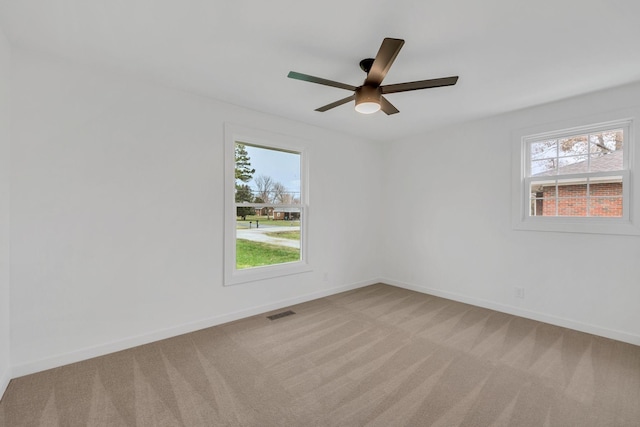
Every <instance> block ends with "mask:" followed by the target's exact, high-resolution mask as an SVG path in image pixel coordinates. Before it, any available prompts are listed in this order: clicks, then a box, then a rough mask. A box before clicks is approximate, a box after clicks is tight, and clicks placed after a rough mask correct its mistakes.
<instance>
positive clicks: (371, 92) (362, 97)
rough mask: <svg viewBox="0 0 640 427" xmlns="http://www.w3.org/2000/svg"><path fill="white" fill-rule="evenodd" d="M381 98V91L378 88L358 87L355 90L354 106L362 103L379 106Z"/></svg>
mask: <svg viewBox="0 0 640 427" xmlns="http://www.w3.org/2000/svg"><path fill="white" fill-rule="evenodd" d="M381 96H382V89H381V88H380V86H378V87H374V86H360V87H359V88H357V89H356V105H358V104H362V103H364V102H375V103H376V104H380V97H381Z"/></svg>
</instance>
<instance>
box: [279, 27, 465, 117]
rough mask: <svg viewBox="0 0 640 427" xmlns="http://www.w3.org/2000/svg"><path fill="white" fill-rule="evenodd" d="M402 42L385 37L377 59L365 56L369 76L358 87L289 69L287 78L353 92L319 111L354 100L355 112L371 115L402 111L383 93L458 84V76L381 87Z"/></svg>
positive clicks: (361, 65) (318, 109)
mask: <svg viewBox="0 0 640 427" xmlns="http://www.w3.org/2000/svg"><path fill="white" fill-rule="evenodd" d="M403 45H404V40H401V39H391V38H385V39H384V40H383V41H382V45H381V46H380V50H378V54H377V55H376V57H375V58H366V59H363V60H362V61H360V68H361V69H362V71H364V72H365V73H367V78H366V79H365V80H364V84H363V85H362V86H357V87H356V86H352V85H349V84H345V83H340V82H335V81H333V80H327V79H322V78H320V77H314V76H310V75H308V74H302V73H297V72H295V71H290V72H289V74H288V75H287V77H289V78H291V79H297V80H304V81H306V82H311V83H318V84H321V85H325V86H333V87H337V88H340V89H346V90H350V91H353V92H354V94H353V95H351V96H347V97H346V98H343V99H340V100H338V101H336V102H332V103H331V104H327V105H325V106H323V107H320V108H316V111H320V112H325V111H327V110H330V109H332V108H335V107H338V106H340V105H342V104H346V103H347V102H350V101H353V100H355V101H356V111H357V112H359V113H363V114H372V113H375V112H376V111H379V110H382V111H384V112H385V113H386V114H387V115H390V114H395V113H399V111H398V109H397V108H396V107H394V106H393V105H392V104H391V103H390V102H389V101H387V99H386V98H385V97H384V96H382V95H386V94H389V93H397V92H407V91H410V90H418V89H429V88H433V87H441V86H452V85H454V84H456V82H457V81H458V76H453V77H443V78H439V79H430V80H419V81H415V82H407V83H397V84H390V85H385V86H380V85H381V84H382V80H383V79H384V78H385V76H386V75H387V72H388V71H389V68H391V64H393V61H394V60H395V59H396V56H398V53H399V52H400V49H402V46H403Z"/></svg>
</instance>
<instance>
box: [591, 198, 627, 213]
mask: <svg viewBox="0 0 640 427" xmlns="http://www.w3.org/2000/svg"><path fill="white" fill-rule="evenodd" d="M589 216H602V217H621V216H622V197H592V198H591V199H589Z"/></svg>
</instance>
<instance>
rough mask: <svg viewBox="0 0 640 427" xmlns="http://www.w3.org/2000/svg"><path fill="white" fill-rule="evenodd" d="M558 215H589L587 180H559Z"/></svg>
mask: <svg viewBox="0 0 640 427" xmlns="http://www.w3.org/2000/svg"><path fill="white" fill-rule="evenodd" d="M557 215H558V216H587V180H586V179H559V180H558V212H557Z"/></svg>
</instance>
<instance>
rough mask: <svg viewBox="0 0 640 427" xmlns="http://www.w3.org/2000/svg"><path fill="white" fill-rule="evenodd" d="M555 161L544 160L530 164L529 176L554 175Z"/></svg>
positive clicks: (555, 169)
mask: <svg viewBox="0 0 640 427" xmlns="http://www.w3.org/2000/svg"><path fill="white" fill-rule="evenodd" d="M556 166H557V160H556V159H546V160H536V161H532V162H531V176H550V175H555V174H556V171H557V168H556Z"/></svg>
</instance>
